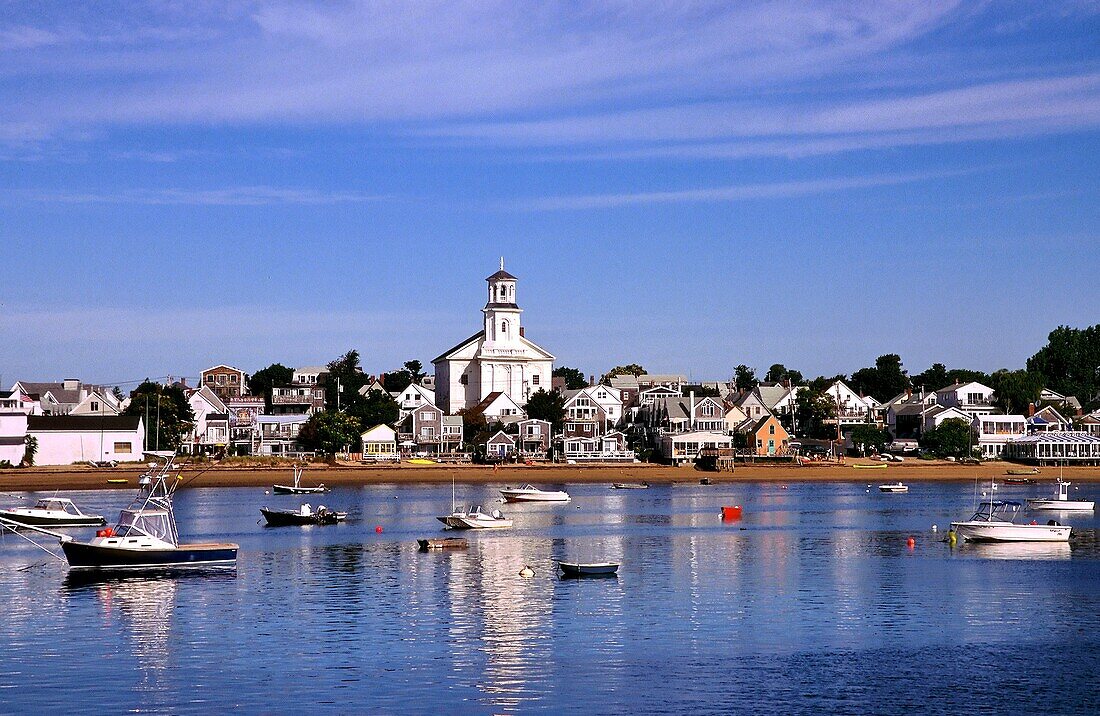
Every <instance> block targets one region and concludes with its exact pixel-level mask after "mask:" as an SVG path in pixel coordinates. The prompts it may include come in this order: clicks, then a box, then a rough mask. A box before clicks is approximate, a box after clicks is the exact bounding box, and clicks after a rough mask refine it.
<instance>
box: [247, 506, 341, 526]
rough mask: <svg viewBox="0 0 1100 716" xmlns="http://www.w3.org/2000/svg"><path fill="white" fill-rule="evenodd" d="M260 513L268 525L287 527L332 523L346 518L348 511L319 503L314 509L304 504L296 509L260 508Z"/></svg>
mask: <svg viewBox="0 0 1100 716" xmlns="http://www.w3.org/2000/svg"><path fill="white" fill-rule="evenodd" d="M260 514H262V515H263V516H264V519H265V520H267V526H268V527H289V526H295V525H296V526H301V525H334V524H336V523H337V522H343V521H344V520H346V519H347V518H348V513H346V512H337V511H336V510H330V509H328V508H327V507H325V506H324V505H319V506H318V507H317V509H316V510H314V509H313V507H312V506H311V505H309V504H308V503H307V504H304V505H302V506H301V507H300V508H298V509H297V510H269V509H268V508H266V507H261V508H260Z"/></svg>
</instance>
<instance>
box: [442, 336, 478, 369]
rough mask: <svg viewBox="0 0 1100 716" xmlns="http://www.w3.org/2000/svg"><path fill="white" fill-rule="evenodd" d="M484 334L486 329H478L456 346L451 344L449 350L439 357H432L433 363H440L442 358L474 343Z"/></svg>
mask: <svg viewBox="0 0 1100 716" xmlns="http://www.w3.org/2000/svg"><path fill="white" fill-rule="evenodd" d="M484 336H485V331H478V332H477V333H475V334H474V335H472V336H470V337H469V338H467V339H466V340H464V341H462V342H461V343H458V344H456V345H454V346H451V347H450V348H448V349H447V350H445V351H443V352H442V353H440V354H439V356H438V357H436V358H433V359H432V363H433V364H434V363H438V362H439V361H441V360H445V359H446V358H447V356H449V355H451V354H452V353H454V352H455V351H457V350H458V349H459V348H463V347H465V346H468V345H470V344H471V343H473V342H474V341H476V340H478V339H479V338H483V337H484Z"/></svg>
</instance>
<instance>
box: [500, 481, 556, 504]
mask: <svg viewBox="0 0 1100 716" xmlns="http://www.w3.org/2000/svg"><path fill="white" fill-rule="evenodd" d="M500 494H501V495H502V496H503V497H504V500H505V501H506V502H569V493H568V492H566V491H565V490H540V489H539V488H537V487H535V486H534V485H531V484H527V485H524V486H523V487H506V488H504V489H503V490H501V491H500Z"/></svg>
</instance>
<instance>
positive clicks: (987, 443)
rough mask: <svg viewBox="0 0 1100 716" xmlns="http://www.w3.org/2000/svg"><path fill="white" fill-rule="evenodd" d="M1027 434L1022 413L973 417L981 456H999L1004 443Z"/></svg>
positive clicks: (1025, 419) (1025, 420)
mask: <svg viewBox="0 0 1100 716" xmlns="http://www.w3.org/2000/svg"><path fill="white" fill-rule="evenodd" d="M1026 435H1027V418H1025V417H1024V416H1023V415H992V414H990V415H979V416H977V417H975V418H974V436H975V437H976V438H977V448H978V449H979V450H981V453H982V457H985V458H994V457H1000V456H1001V453H1002V452H1003V451H1004V449H1005V445H1006V444H1007V443H1009V442H1012V441H1013V440H1019V439H1020V438H1022V437H1024V436H1026Z"/></svg>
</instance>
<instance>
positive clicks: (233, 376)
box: [229, 373, 240, 383]
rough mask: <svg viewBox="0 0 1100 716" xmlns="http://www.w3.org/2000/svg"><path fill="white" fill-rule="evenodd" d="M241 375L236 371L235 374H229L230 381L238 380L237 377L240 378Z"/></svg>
mask: <svg viewBox="0 0 1100 716" xmlns="http://www.w3.org/2000/svg"><path fill="white" fill-rule="evenodd" d="M239 377H240V376H238V375H237V374H236V373H234V374H233V375H231V376H229V382H230V383H236V382H237V379H238V378H239Z"/></svg>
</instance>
